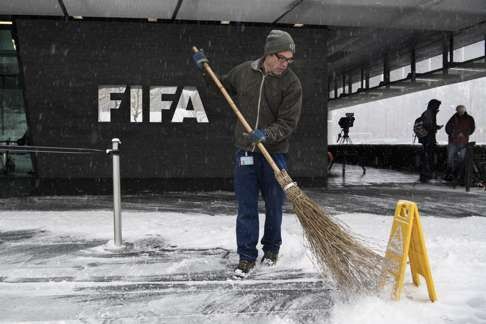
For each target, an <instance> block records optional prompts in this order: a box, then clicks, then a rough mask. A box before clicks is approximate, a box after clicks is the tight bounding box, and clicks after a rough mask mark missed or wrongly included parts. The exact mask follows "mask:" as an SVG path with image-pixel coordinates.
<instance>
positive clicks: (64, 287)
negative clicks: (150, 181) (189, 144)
mask: <svg viewBox="0 0 486 324" xmlns="http://www.w3.org/2000/svg"><path fill="white" fill-rule="evenodd" d="M373 172H375V171H373V170H371V171H369V173H370V174H371V175H372V176H373ZM390 173H391V175H389V176H388V175H387V179H389V181H390V183H388V181H385V180H382V181H381V182H380V183H376V184H374V183H370V182H371V181H369V182H368V183H359V181H354V180H353V183H352V184H346V185H339V186H337V185H332V186H330V188H329V189H328V190H310V191H309V193H310V194H311V196H312V197H313V198H314V199H316V200H317V201H318V202H319V203H320V204H321V206H323V207H324V208H325V209H326V210H328V211H329V212H330V213H331V214H332V215H333V217H336V218H338V219H340V220H341V221H343V222H344V223H346V224H347V225H348V226H349V227H350V228H351V229H352V230H353V231H354V232H355V233H357V234H360V235H363V236H365V237H366V238H367V241H368V242H369V243H370V244H372V245H373V246H374V247H375V248H376V249H377V250H378V251H379V252H380V253H383V252H384V250H385V247H386V243H387V239H388V235H389V230H390V228H391V223H392V217H391V216H392V215H393V209H394V203H395V202H396V200H398V199H402V198H403V199H410V197H412V196H414V197H415V198H417V199H416V200H418V203H419V208H420V210H421V212H422V213H421V216H422V224H423V228H424V233H425V238H426V242H427V247H428V251H429V256H430V262H431V266H432V275H433V278H434V280H435V285H436V289H437V293H438V301H437V302H435V303H431V302H430V301H429V300H428V297H427V290H426V287H425V285H421V286H420V287H418V288H417V287H414V286H413V285H412V283H411V278H410V274H409V271H408V269H407V276H406V279H405V282H406V285H405V289H404V291H403V293H402V298H401V300H400V301H399V302H396V301H392V300H390V299H389V298H387V297H386V296H365V297H359V298H357V299H353V300H348V301H342V300H340V299H339V298H338V296H339V292H337V291H335V289H334V286H333V285H332V283H331V282H329V281H328V279H327V278H322V277H321V276H320V275H319V274H318V271H317V269H316V267H315V266H314V264H313V262H312V257H311V255H309V253H308V251H307V249H306V247H305V243H304V240H303V236H302V228H301V226H300V224H299V223H298V220H297V219H296V217H295V216H294V215H293V214H292V213H291V212H290V206H287V208H286V214H285V215H284V220H283V222H284V224H283V241H284V243H283V246H282V249H281V256H280V260H279V263H278V264H277V266H276V267H274V268H264V267H263V266H260V265H259V266H258V268H257V270H256V271H255V272H254V273H253V274H252V276H251V277H250V278H249V279H248V280H245V281H234V280H229V279H228V276H229V274H230V273H231V271H232V268H233V267H234V265H235V263H236V262H237V255H236V253H235V235H234V231H235V230H234V223H235V216H234V208H235V206H234V198H233V194H232V193H228V192H213V193H170V194H167V195H162V196H150V195H145V196H131V197H124V198H123V201H124V212H123V238H124V240H125V241H127V242H130V243H131V244H132V246H131V248H129V249H127V250H125V251H117V250H114V249H113V247H112V241H111V240H112V235H113V227H112V212H111V211H110V210H109V207H110V199H109V197H29V198H18V199H2V200H0V322H34V321H41V322H56V321H59V322H73V323H77V322H90V323H91V322H92V323H98V322H103V321H106V322H112V321H113V322H128V323H140V322H149V323H351V324H352V323H359V324H364V323H486V280H484V278H483V277H484V274H485V273H486V235H485V233H486V217H485V216H486V206H485V202H484V201H485V200H486V194H485V193H483V192H481V191H479V190H473V191H472V192H471V193H468V194H466V193H464V192H463V191H462V190H453V189H450V188H447V187H444V186H433V185H428V186H420V185H416V184H414V183H413V181H410V177H408V179H409V181H408V182H407V181H403V182H402V183H401V184H400V185H397V184H396V183H392V182H393V179H394V177H402V176H403V174H400V175H398V174H393V173H392V172H390ZM373 178H376V175H375V176H373ZM355 180H356V179H355ZM362 180H364V181H368V180H366V179H362ZM306 191H307V190H306ZM422 210H423V211H422ZM263 217H264V216H263V215H261V220H262V222H261V223H263Z"/></svg>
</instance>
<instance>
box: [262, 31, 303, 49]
mask: <svg viewBox="0 0 486 324" xmlns="http://www.w3.org/2000/svg"><path fill="white" fill-rule="evenodd" d="M285 51H291V52H292V53H293V54H295V43H294V40H293V39H292V37H291V36H290V34H289V33H287V32H284V31H283V30H277V29H274V30H272V31H271V32H270V33H269V34H268V36H267V39H266V41H265V47H264V49H263V54H264V55H269V54H275V53H279V52H285Z"/></svg>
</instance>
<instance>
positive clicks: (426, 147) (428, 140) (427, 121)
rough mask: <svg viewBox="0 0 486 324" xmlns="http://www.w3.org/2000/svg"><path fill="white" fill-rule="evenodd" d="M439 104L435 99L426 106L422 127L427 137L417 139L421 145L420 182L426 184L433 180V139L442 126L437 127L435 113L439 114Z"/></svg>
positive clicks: (434, 143)
mask: <svg viewBox="0 0 486 324" xmlns="http://www.w3.org/2000/svg"><path fill="white" fill-rule="evenodd" d="M440 104H441V102H440V101H439V100H437V99H432V100H430V101H429V103H428V105H427V110H426V111H424V113H423V114H422V118H423V125H424V128H425V130H426V131H427V135H426V136H425V137H422V138H420V139H419V142H420V143H421V144H422V145H423V151H422V156H421V157H422V158H421V160H422V161H421V170H420V182H428V181H429V180H430V179H432V178H433V173H434V148H435V146H436V144H437V140H436V138H435V136H436V134H437V131H438V130H439V129H441V128H442V126H443V125H437V113H438V112H439V107H440Z"/></svg>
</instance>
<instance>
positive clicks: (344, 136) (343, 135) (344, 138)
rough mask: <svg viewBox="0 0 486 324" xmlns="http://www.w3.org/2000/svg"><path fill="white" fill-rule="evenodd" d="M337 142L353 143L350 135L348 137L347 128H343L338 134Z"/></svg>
mask: <svg viewBox="0 0 486 324" xmlns="http://www.w3.org/2000/svg"><path fill="white" fill-rule="evenodd" d="M337 142H338V144H353V141H352V140H351V137H349V128H343V129H342V130H341V133H339V134H338V139H337Z"/></svg>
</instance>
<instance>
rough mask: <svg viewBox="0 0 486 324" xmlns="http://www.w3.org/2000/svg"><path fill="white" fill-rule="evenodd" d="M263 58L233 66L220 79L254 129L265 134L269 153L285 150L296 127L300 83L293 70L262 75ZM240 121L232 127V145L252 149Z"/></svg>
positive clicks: (300, 101)
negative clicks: (280, 73)
mask: <svg viewBox="0 0 486 324" xmlns="http://www.w3.org/2000/svg"><path fill="white" fill-rule="evenodd" d="M261 65H262V59H258V60H256V61H248V62H244V63H242V64H240V65H238V66H236V67H234V68H233V69H232V70H231V71H230V72H229V73H228V74H226V75H224V76H223V77H222V78H221V81H222V83H223V85H224V86H225V88H226V89H227V90H228V92H229V93H230V94H231V95H233V96H234V97H236V101H237V106H238V108H239V109H240V111H241V113H242V114H243V116H244V117H245V118H246V120H247V121H248V123H249V124H250V126H251V127H252V128H253V129H261V130H263V131H264V132H265V134H266V137H267V138H266V140H265V142H264V145H265V147H266V148H267V150H268V151H269V152H270V153H287V152H288V150H289V137H290V135H291V134H292V132H293V131H294V130H295V128H296V127H297V123H298V122H299V118H300V114H301V110H302V86H301V83H300V80H299V78H298V77H297V75H295V73H294V72H293V71H292V70H290V69H287V70H286V71H285V72H284V73H283V74H282V75H271V74H264V72H263V69H262V67H261ZM243 133H245V130H244V129H243V126H242V125H241V123H240V122H237V123H236V126H235V134H234V136H235V145H236V147H238V148H240V149H243V150H246V151H253V150H255V147H254V145H252V144H251V143H249V141H248V139H247V137H246V136H244V135H243Z"/></svg>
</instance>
